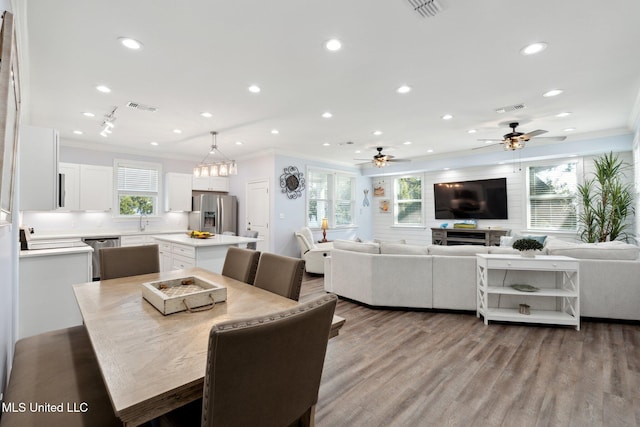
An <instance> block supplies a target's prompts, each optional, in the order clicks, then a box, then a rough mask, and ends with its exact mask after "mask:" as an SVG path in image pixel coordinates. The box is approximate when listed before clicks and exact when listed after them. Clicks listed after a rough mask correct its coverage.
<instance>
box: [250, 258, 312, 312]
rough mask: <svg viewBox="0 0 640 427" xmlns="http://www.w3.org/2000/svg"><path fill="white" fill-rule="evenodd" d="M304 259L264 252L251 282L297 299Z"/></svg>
mask: <svg viewBox="0 0 640 427" xmlns="http://www.w3.org/2000/svg"><path fill="white" fill-rule="evenodd" d="M304 262H305V261H304V260H303V259H298V258H292V257H288V256H284V255H277V254H274V253H271V252H264V253H263V254H262V255H261V256H260V262H258V271H257V272H256V279H255V280H254V282H253V284H254V285H255V286H256V287H258V288H262V289H266V290H268V291H271V292H273V293H275V294H278V295H282V296H283V297H287V298H290V299H292V300H295V301H298V298H299V297H300V286H301V285H302V277H303V275H304Z"/></svg>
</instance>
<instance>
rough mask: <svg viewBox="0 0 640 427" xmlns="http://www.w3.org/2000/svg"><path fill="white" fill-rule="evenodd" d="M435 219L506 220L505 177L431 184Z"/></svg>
mask: <svg viewBox="0 0 640 427" xmlns="http://www.w3.org/2000/svg"><path fill="white" fill-rule="evenodd" d="M433 194H434V199H435V200H434V202H435V211H436V215H435V216H436V219H471V218H472V219H508V218H507V178H495V179H482V180H477V181H462V182H443V183H439V184H433Z"/></svg>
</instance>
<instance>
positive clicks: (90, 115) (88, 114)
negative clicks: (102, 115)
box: [82, 111, 96, 117]
mask: <svg viewBox="0 0 640 427" xmlns="http://www.w3.org/2000/svg"><path fill="white" fill-rule="evenodd" d="M82 115H83V116H85V117H95V116H96V115H95V114H93V113H90V112H88V111H85V112H84V113H82Z"/></svg>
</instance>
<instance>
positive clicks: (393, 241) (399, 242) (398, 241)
mask: <svg viewBox="0 0 640 427" xmlns="http://www.w3.org/2000/svg"><path fill="white" fill-rule="evenodd" d="M373 243H377V244H379V245H381V244H383V243H394V244H405V243H407V241H406V240H404V239H399V240H380V239H373Z"/></svg>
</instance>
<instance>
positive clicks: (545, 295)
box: [476, 254, 580, 330]
mask: <svg viewBox="0 0 640 427" xmlns="http://www.w3.org/2000/svg"><path fill="white" fill-rule="evenodd" d="M476 268H477V298H476V302H477V306H476V315H477V316H478V317H480V316H482V317H484V323H485V325H488V324H489V321H503V322H522V323H541V324H554V325H566V326H575V328H576V330H580V280H579V274H578V260H576V259H574V258H569V257H565V256H551V255H537V256H536V257H535V258H525V257H522V256H520V255H507V254H505V255H502V254H477V255H476ZM491 270H500V271H505V273H504V275H502V276H503V279H502V284H501V285H498V284H496V283H491V279H490V277H489V276H490V274H489V272H490V271H491ZM509 270H519V271H523V272H528V273H527V274H534V275H535V276H536V277H537V278H538V279H543V282H544V283H545V285H544V286H540V287H539V289H538V290H537V291H535V292H522V291H519V290H517V289H514V288H512V287H511V286H510V285H509V284H507V283H504V278H506V277H507V276H506V272H507V271H509ZM545 273H546V274H550V275H551V277H553V278H554V279H553V280H548V277H546V276H542V277H540V275H541V274H545ZM493 280H494V281H495V280H496V278H495V277H494V278H493ZM491 295H497V296H498V297H499V296H500V295H506V296H519V297H523V298H524V297H526V298H528V299H529V300H530V301H532V302H531V304H534V302H537V303H539V304H540V302H541V301H543V300H546V301H548V302H555V303H554V304H552V306H555V310H553V309H539V307H538V308H536V307H532V308H531V309H530V311H529V314H523V313H520V310H519V308H515V307H500V300H499V299H498V306H497V307H494V306H491V304H490V300H489V297H490V296H491ZM494 304H495V300H494ZM547 308H548V307H547Z"/></svg>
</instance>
